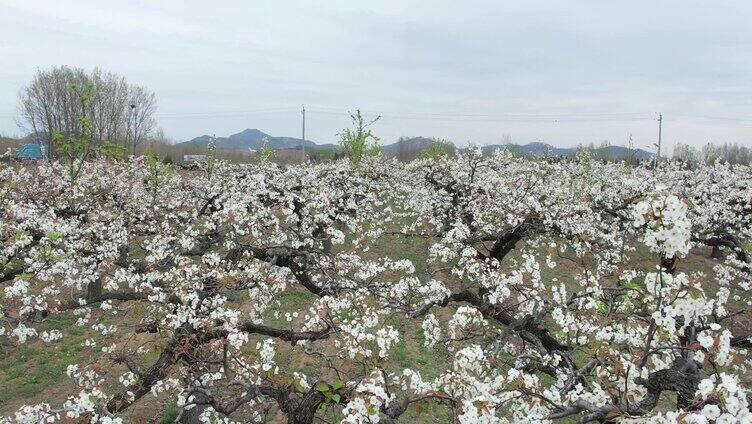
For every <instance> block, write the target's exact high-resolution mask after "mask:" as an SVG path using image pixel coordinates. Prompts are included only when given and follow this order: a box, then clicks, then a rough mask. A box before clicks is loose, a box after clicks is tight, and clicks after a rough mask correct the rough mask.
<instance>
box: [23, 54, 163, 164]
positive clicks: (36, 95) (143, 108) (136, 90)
mask: <svg viewBox="0 0 752 424" xmlns="http://www.w3.org/2000/svg"><path fill="white" fill-rule="evenodd" d="M90 88H91V93H92V94H91V101H90V102H88V103H86V106H82V103H81V102H80V101H79V99H80V97H81V95H82V93H83V92H85V91H88V90H89V89H90ZM155 111H156V98H155V96H154V93H152V92H150V91H148V90H147V89H146V88H144V87H142V86H137V85H131V84H128V82H127V81H126V79H125V78H124V77H122V76H119V75H117V74H114V73H111V72H104V71H102V70H100V69H94V70H93V71H91V72H90V73H87V72H86V71H85V70H83V69H81V68H71V67H67V66H59V67H55V68H52V69H50V70H38V71H37V73H36V74H35V75H34V78H33V80H32V81H31V83H30V84H29V85H28V86H27V87H25V88H23V89H22V90H21V91H20V93H19V95H18V114H19V116H18V123H19V126H20V127H21V128H22V129H23V130H25V131H28V132H30V133H31V134H33V137H34V138H35V140H36V141H37V142H39V143H47V145H48V148H49V151H50V152H52V134H53V133H56V132H57V133H64V134H77V133H80V132H81V121H80V118H81V117H86V118H88V120H89V122H91V124H92V126H93V127H94V134H93V136H94V137H95V138H96V139H97V140H99V141H104V140H109V141H113V142H120V143H123V144H124V145H125V146H126V147H128V146H133V148H134V152H135V147H136V146H137V145H138V144H139V143H141V142H142V141H143V140H144V139H145V138H146V137H148V135H149V133H150V132H151V131H153V130H154V128H155V126H156V122H155V120H154V112H155Z"/></svg>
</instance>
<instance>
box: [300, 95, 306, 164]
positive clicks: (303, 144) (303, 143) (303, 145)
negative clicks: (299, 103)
mask: <svg viewBox="0 0 752 424" xmlns="http://www.w3.org/2000/svg"><path fill="white" fill-rule="evenodd" d="M300 144H301V147H302V148H303V162H305V106H303V141H302V142H301V143H300Z"/></svg>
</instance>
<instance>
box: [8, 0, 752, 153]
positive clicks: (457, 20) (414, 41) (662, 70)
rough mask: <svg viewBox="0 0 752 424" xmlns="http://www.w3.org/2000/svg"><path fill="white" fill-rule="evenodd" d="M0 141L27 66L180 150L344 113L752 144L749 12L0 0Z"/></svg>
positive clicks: (450, 124) (480, 130)
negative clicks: (129, 99) (96, 92)
mask: <svg viewBox="0 0 752 424" xmlns="http://www.w3.org/2000/svg"><path fill="white" fill-rule="evenodd" d="M0 61H1V63H2V65H1V66H0V133H4V134H19V133H20V130H19V128H18V126H17V125H16V123H15V117H14V116H15V112H16V96H17V93H18V91H19V89H20V88H21V87H23V86H24V85H25V84H27V83H28V82H29V81H30V80H31V78H32V75H33V73H34V72H35V70H36V69H37V68H49V67H52V66H55V65H62V64H65V65H70V66H79V67H83V68H86V69H91V68H93V67H95V66H98V67H101V68H102V69H104V70H107V71H113V72H116V73H118V74H121V75H123V76H125V77H126V78H127V79H128V80H129V81H130V82H133V83H138V84H142V85H145V86H147V87H148V88H149V89H151V90H152V91H154V92H155V93H156V95H157V99H158V105H159V112H158V119H159V124H160V126H161V127H162V128H164V130H165V131H166V133H167V134H168V135H169V136H171V137H172V138H174V139H175V140H178V141H183V140H186V139H189V138H192V137H195V136H198V135H201V134H216V135H217V136H220V135H229V134H232V133H234V132H238V131H240V130H242V129H244V128H258V129H260V130H262V131H265V132H267V133H269V134H272V135H277V136H283V135H285V136H297V137H299V136H300V132H301V128H300V127H301V113H300V108H301V107H302V106H304V105H305V106H306V108H307V110H308V113H307V133H306V138H308V139H310V140H314V141H316V142H319V143H324V142H333V141H335V140H336V133H337V132H339V130H341V129H342V128H343V127H345V126H347V124H348V120H349V118H348V116H347V114H346V112H347V111H348V110H354V109H356V108H360V109H361V110H363V111H367V112H368V113H372V114H375V113H380V114H382V115H383V117H382V119H381V120H380V121H379V122H378V123H377V124H375V125H374V131H375V132H376V134H377V135H380V136H381V138H382V143H387V142H393V141H395V140H396V139H397V137H399V136H403V135H404V136H411V135H423V136H436V137H444V138H448V139H450V140H453V141H455V142H456V143H457V144H460V145H464V144H467V143H468V142H474V143H476V144H490V143H494V142H498V141H499V140H501V139H502V137H503V135H504V134H510V135H511V137H512V140H513V141H514V142H517V143H527V142H530V141H536V140H543V141H546V142H549V143H552V144H555V145H559V146H571V145H576V144H578V143H580V142H584V143H589V142H595V143H598V142H600V141H601V140H610V141H611V143H612V144H624V143H625V141H626V139H627V137H628V134H629V133H633V134H634V139H635V141H636V144H637V145H638V146H644V147H648V146H650V145H651V144H652V143H654V142H655V139H656V136H657V122H656V121H655V118H656V116H657V115H656V113H657V112H662V113H663V115H664V117H665V119H664V137H665V138H664V140H665V142H666V143H667V144H668V146H669V149H670V148H671V147H670V146H672V145H673V144H674V143H675V142H688V143H691V144H695V145H701V144H704V143H705V142H707V141H713V142H717V143H719V142H726V141H728V142H739V143H744V144H746V145H752V2H750V1H749V0H740V1H718V2H709V1H686V0H685V1H658V2H656V1H634V0H633V1H628V2H627V1H619V2H617V1H602V0H601V1H575V0H568V1H551V0H548V1H504V2H501V1H457V0H452V1H424V2H417V1H406V0H399V1H391V0H380V1H368V2H360V1H355V0H347V1H333V0H327V1H268V2H259V1H205V0H204V1H127V2H126V1H102V0H99V1H90V2H89V1H64V0H56V1H29V0H19V1H11V0H0Z"/></svg>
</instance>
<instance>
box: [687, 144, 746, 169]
mask: <svg viewBox="0 0 752 424" xmlns="http://www.w3.org/2000/svg"><path fill="white" fill-rule="evenodd" d="M674 159H677V160H680V161H682V162H684V163H687V164H689V165H699V164H701V163H704V164H713V163H716V162H721V163H729V164H733V165H749V164H750V163H752V149H750V148H749V147H746V146H740V145H739V144H737V143H723V144H718V145H716V144H710V143H708V144H706V145H704V146H703V147H702V148H699V149H698V148H696V147H694V146H690V145H688V144H683V143H679V144H677V145H676V146H675V147H674Z"/></svg>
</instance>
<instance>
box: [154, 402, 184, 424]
mask: <svg viewBox="0 0 752 424" xmlns="http://www.w3.org/2000/svg"><path fill="white" fill-rule="evenodd" d="M178 414H180V410H179V409H178V403H177V402H176V401H172V402H168V403H167V404H166V405H165V407H164V411H162V416H161V417H160V418H159V424H172V423H174V422H175V419H176V418H177V417H178Z"/></svg>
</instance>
